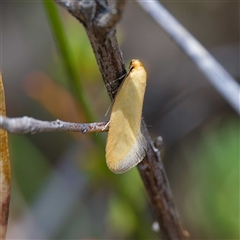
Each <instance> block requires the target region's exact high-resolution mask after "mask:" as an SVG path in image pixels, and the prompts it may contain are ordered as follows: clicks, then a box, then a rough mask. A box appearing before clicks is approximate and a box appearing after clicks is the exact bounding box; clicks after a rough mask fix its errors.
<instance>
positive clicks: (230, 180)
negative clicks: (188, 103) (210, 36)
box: [9, 1, 239, 239]
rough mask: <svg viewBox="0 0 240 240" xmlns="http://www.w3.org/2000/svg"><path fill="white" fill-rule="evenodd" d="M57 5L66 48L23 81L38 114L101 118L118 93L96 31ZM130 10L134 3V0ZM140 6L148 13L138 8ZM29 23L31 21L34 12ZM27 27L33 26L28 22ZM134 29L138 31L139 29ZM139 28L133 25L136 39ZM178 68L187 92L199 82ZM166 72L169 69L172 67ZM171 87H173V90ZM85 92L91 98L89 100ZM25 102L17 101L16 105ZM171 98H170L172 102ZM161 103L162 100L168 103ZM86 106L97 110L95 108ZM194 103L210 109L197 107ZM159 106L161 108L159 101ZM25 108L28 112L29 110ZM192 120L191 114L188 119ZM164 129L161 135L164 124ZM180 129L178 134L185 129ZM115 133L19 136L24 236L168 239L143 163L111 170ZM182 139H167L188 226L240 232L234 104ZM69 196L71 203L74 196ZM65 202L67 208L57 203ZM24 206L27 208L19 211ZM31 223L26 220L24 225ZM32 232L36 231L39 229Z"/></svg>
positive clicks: (13, 145) (15, 141) (17, 204)
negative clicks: (107, 78)
mask: <svg viewBox="0 0 240 240" xmlns="http://www.w3.org/2000/svg"><path fill="white" fill-rule="evenodd" d="M28 4H30V3H28ZM35 4H37V3H35ZM44 4H45V6H46V5H48V4H49V2H48V1H45V3H44ZM21 6H24V3H21ZM54 7H55V5H54ZM197 9H198V8H197ZM177 10H178V9H177ZM53 11H54V12H55V13H54V14H55V17H56V18H59V16H58V12H56V9H54V10H53ZM57 11H60V13H61V18H62V19H63V21H62V20H61V19H60V18H59V19H58V20H57V21H56V22H55V25H54V24H53V25H51V24H49V26H52V27H51V28H52V29H58V30H59V31H61V34H62V37H63V38H64V40H63V39H62V41H61V40H59V38H58V37H56V36H55V35H54V34H53V36H55V37H54V39H55V41H56V46H57V47H52V48H51V49H50V51H49V52H48V55H47V57H46V59H45V61H43V65H42V66H38V69H39V71H37V72H36V71H33V70H32V69H31V70H28V72H27V73H26V75H24V83H22V84H23V85H24V91H25V94H26V95H27V96H29V98H28V99H27V101H28V102H31V101H32V99H33V100H34V101H32V102H31V104H32V106H31V107H32V109H31V111H32V112H31V113H30V114H31V115H35V114H38V115H37V116H43V118H44V117H46V116H51V117H52V118H60V119H65V120H67V121H87V120H89V119H92V113H94V114H93V115H94V116H93V118H94V119H95V120H97V121H98V120H99V121H102V120H103V118H104V117H103V116H104V114H105V112H106V110H107V108H108V106H109V105H110V101H109V99H108V96H107V93H106V90H105V88H104V86H103V83H102V81H101V75H100V73H99V70H98V68H97V65H96V60H95V58H94V54H93V52H92V49H91V46H90V44H89V41H88V38H87V36H86V34H85V32H84V29H83V28H82V27H81V25H80V23H79V22H78V21H77V20H76V19H74V18H73V17H72V16H71V15H70V14H69V13H67V12H66V11H63V10H60V9H58V10H57ZM126 11H128V10H127V8H126ZM29 12H31V11H29ZM33 12H34V11H33ZM34 14H35V13H34ZM56 14H57V15H56ZM136 14H142V13H141V12H140V13H137V12H136ZM49 15H51V10H49ZM11 16H15V14H12V15H11ZM50 17H51V16H50ZM131 17H132V14H131ZM31 18H34V16H31ZM199 18H200V17H199ZM24 19H25V18H24ZM201 19H202V18H201ZM62 22H63V23H62ZM129 22H130V21H129ZM131 23H134V21H132V22H131ZM24 24H26V25H27V21H26V22H24ZM135 24H136V27H141V34H142V26H140V25H139V23H138V22H135ZM151 24H152V23H151ZM33 25H34V24H33ZM56 25H57V26H56ZM34 26H35V25H34ZM197 29H198V28H196V30H197ZM147 30H148V28H147V27H146V31H147ZM20 31H23V30H22V29H20ZM28 31H29V30H28ZM65 31H66V32H65ZM130 31H131V32H132V28H131V29H130ZM155 33H156V31H154V34H155ZM23 35H24V34H23ZM132 36H133V35H131V36H130V34H129V35H128V34H126V33H125V38H126V39H127V38H128V37H129V38H131V37H132ZM30 37H31V35H27V39H28V41H30V40H29V39H30ZM121 37H122V36H120V38H121ZM144 37H147V38H148V40H147V41H145V42H144V46H145V45H146V44H147V43H149V42H150V44H152V42H151V40H152V41H153V40H155V39H156V38H155V37H151V39H150V40H149V36H148V34H145V35H144V36H143V38H144ZM25 41H26V39H25ZM129 42H130V39H129V41H128V43H129ZM133 42H134V45H132V46H130V47H129V48H130V51H131V50H133V49H134V46H135V45H136V39H134V41H133ZM140 43H141V41H140V40H139V44H140ZM34 44H35V43H34ZM34 44H33V43H32V45H34ZM158 44H159V43H158ZM29 46H30V45H29ZM34 46H35V45H34ZM61 48H63V49H65V50H61ZM164 48H166V50H167V52H169V49H168V47H165V46H164ZM56 49H57V50H58V51H56ZM152 49H153V50H152V51H153V52H150V51H149V50H148V49H147V47H145V48H143V47H142V51H143V52H144V51H147V54H149V55H151V56H155V58H156V60H158V59H159V58H160V56H159V55H163V58H164V61H166V58H167V57H168V56H170V55H167V56H166V55H164V54H163V53H161V54H159V55H158V54H157V53H156V52H157V50H156V48H154V47H153V48H152ZM41 50H42V49H41ZM59 50H60V52H61V51H65V54H66V55H67V57H66V59H63V56H65V55H64V54H60V55H59ZM127 54H128V53H126V54H125V57H126V55H127ZM130 55H133V54H132V53H131V54H130ZM137 56H138V55H137ZM134 57H135V55H134ZM169 59H170V57H169ZM170 60H171V59H170ZM162 61H163V60H162ZM156 62H157V64H158V66H160V65H161V64H159V62H158V61H154V63H156ZM147 64H148V66H149V69H151V67H152V69H153V68H154V67H153V65H152V64H150V63H147ZM171 64H172V63H171ZM171 64H170V65H171ZM66 65H67V66H66ZM163 68H164V67H163ZM170 68H171V72H173V73H174V84H172V82H171V81H170V84H169V77H168V79H167V81H168V86H169V85H171V87H172V86H173V87H175V88H176V89H177V90H179V89H180V91H183V90H184V89H185V88H187V86H189V85H187V84H185V85H181V84H180V79H178V84H179V86H178V85H177V83H176V82H177V81H176V79H175V75H176V72H174V70H172V65H171V66H170ZM191 68H192V66H191ZM159 69H160V68H159ZM68 71H73V73H69V72H68ZM161 71H163V72H164V69H161ZM150 72H151V71H150V70H149V73H150ZM189 72H190V68H189V69H187V73H186V74H188V73H189ZM149 75H150V74H149ZM166 75H167V74H166ZM157 77H158V76H157ZM72 78H74V79H75V80H74V81H75V82H74V81H72V80H73V79H72ZM158 78H160V77H158ZM151 84H153V81H152V83H151V82H150V81H149V85H148V87H150V85H151ZM160 84H161V88H162V89H164V87H163V84H164V83H163V82H160ZM192 84H195V83H192ZM152 86H153V85H152ZM34 87H35V88H34ZM76 88H77V89H76ZM149 89H150V88H149ZM159 89H160V87H159V85H154V86H153V88H152V90H156V95H154V94H153V92H151V95H152V96H153V97H154V96H155V97H157V100H156V99H154V101H153V102H151V104H149V105H148V106H146V108H147V109H151V107H152V106H158V104H157V103H158V102H160V97H163V96H164V94H162V95H161V96H160V93H159V91H160V90H159ZM204 92H205V89H204ZM164 93H165V94H166V95H167V91H165V92H164ZM169 93H170V95H169V96H170V97H169V96H168V97H169V98H170V99H172V98H173V95H175V92H173V91H172V89H170V88H169ZM82 94H83V95H82ZM14 97H15V96H14V95H10V96H9V98H14ZM149 97H151V96H149ZM82 99H84V100H83V102H84V104H85V107H84V106H83V105H82ZM166 99H168V98H167V97H166ZM18 104H19V103H18V102H14V106H18ZM161 104H163V105H165V104H166V103H165V101H163V102H162V103H161ZM161 104H160V103H159V106H160V105H161ZM86 106H87V107H86ZM16 108H17V107H16ZM193 108H194V107H193ZM86 109H87V110H89V111H90V112H91V113H89V114H88V113H86V111H85V110H86ZM206 109H207V110H208V108H206ZM170 110H171V109H170ZM194 110H196V111H198V112H199V111H200V110H199V109H196V108H194ZM208 111H210V110H208ZM156 112H160V110H159V109H157V110H156ZM156 112H153V113H152V114H153V118H155V120H156V121H158V122H161V121H162V119H160V118H161V117H158V116H156ZM32 113H34V114H32ZM204 113H205V111H204ZM23 114H26V113H25V112H24V111H23ZM87 116H91V117H90V118H89V117H87ZM204 116H205V115H204ZM226 116H227V117H226ZM180 117H183V116H182V115H181V116H180ZM180 117H179V116H178V118H177V120H178V124H179V118H180ZM105 120H106V119H105ZM189 121H190V120H189ZM182 122H184V123H185V118H183V119H182ZM169 124H170V129H169V132H173V131H172V123H169ZM186 124H188V123H186ZM178 126H179V125H178ZM154 131H155V133H156V134H159V132H158V131H157V130H154ZM176 132H177V131H176ZM176 132H173V133H172V134H173V135H174V134H175V135H176ZM175 135H174V137H175ZM181 137H182V136H181ZM97 138H98V140H97V141H96V139H97ZM105 138H106V134H91V135H90V134H89V135H79V134H68V133H64V134H62V133H61V134H60V133H48V134H39V135H34V136H29V135H27V136H14V135H11V136H10V156H11V163H12V173H13V185H14V186H13V188H12V189H13V190H14V191H12V199H11V213H10V220H11V221H10V226H9V231H10V232H9V236H11V238H17V237H19V236H22V235H20V233H19V232H17V233H16V235H14V231H17V230H16V229H23V230H21V231H22V232H24V231H25V232H27V233H28V232H31V231H33V234H35V235H34V238H39V239H40V238H41V239H50V238H54V239H83V238H88V239H89V238H98V239H102V238H104V239H106V238H109V239H116V238H118V239H157V238H159V235H158V234H157V233H154V232H153V231H152V230H151V226H152V223H153V221H154V213H152V212H151V210H150V207H149V202H148V198H147V194H146V191H145V189H144V187H143V185H142V182H141V180H140V177H139V174H138V172H137V170H136V169H132V170H131V171H129V172H127V173H125V174H122V175H115V174H113V173H111V172H110V171H109V170H108V169H107V167H106V163H105V157H104V145H105ZM176 139H178V141H177V142H176V143H175V145H174V146H166V149H164V150H163V151H162V153H164V154H162V155H163V159H164V161H165V165H166V167H167V170H168V176H169V180H170V182H171V186H172V188H173V193H174V197H175V199H176V200H177V201H176V205H177V206H178V209H179V212H180V217H181V219H182V220H183V225H184V228H186V230H188V231H189V232H190V235H191V238H195V239H203V238H206V239H210V238H212V239H220V238H225V239H230V238H232V239H234V238H235V239H238V238H239V235H238V234H239V233H238V230H239V119H238V117H236V116H235V115H234V114H233V113H232V112H231V113H230V114H229V112H224V111H223V113H222V115H221V116H219V115H214V116H212V118H209V119H208V121H205V122H204V123H202V124H201V125H199V126H198V128H197V129H194V130H193V131H192V132H191V133H189V134H188V135H187V136H185V137H182V138H180V139H179V138H178V137H176ZM96 142H97V144H96ZM99 143H100V144H99ZM56 175H57V177H56ZM56 179H58V180H56ZM53 183H54V184H55V185H54V184H53ZM16 190H18V191H16ZM51 194H52V195H51ZM49 195H51V197H50V196H49ZM19 199H23V200H24V201H22V200H21V201H20V200H19ZM71 199H72V200H71ZM70 200H71V201H70ZM39 201H40V203H39ZM68 201H69V204H68V205H66V204H65V203H67V202H68ZM41 203H42V204H43V205H44V206H42V205H41ZM61 204H62V205H61ZM64 204H65V205H64ZM26 206H27V207H26ZM41 207H42V208H41ZM55 207H56V208H57V207H59V209H57V210H55ZM19 209H21V210H22V211H19ZM36 209H38V210H39V209H40V210H39V211H40V213H39V212H38V215H35V213H36V212H37V210H36ZM15 210H16V211H18V212H20V213H19V214H15V212H14V211H15ZM54 211H56V212H54ZM61 211H62V215H61V216H62V217H61V219H59V217H58V216H59V215H58V213H59V212H61ZM16 215H17V216H16ZM28 215H31V216H32V217H33V219H34V220H35V221H36V226H35V227H36V229H38V231H37V230H36V231H35V230H34V228H33V230H32V229H31V228H30V227H29V225H27V224H26V223H29V222H28V221H27V220H28V218H27V216H28ZM43 216H44V217H43ZM48 219H50V220H49V221H50V223H48V221H47V220H48ZM22 222H23V223H24V224H25V225H24V224H23V225H21V223H22ZM44 224H45V225H44ZM48 225H49V226H48ZM26 226H27V227H26ZM24 227H25V229H24ZM48 227H49V228H48ZM51 227H52V228H51ZM49 229H54V230H49ZM34 231H35V232H34ZM22 232H21V233H22ZM27 233H26V236H29V235H28V234H27ZM11 234H12V235H11ZM41 234H45V235H41ZM23 236H24V235H23ZM21 238H24V237H21Z"/></svg>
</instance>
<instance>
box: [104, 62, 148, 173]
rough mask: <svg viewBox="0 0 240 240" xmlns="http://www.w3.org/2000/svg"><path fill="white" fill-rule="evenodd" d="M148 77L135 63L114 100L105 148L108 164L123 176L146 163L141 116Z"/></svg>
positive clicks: (137, 63)
mask: <svg viewBox="0 0 240 240" xmlns="http://www.w3.org/2000/svg"><path fill="white" fill-rule="evenodd" d="M146 82H147V73H146V71H145V69H144V67H143V65H142V63H141V62H140V61H139V60H132V61H131V63H130V67H129V72H128V74H127V76H126V77H125V79H124V81H123V83H122V85H121V86H120V89H119V91H118V93H117V95H116V97H115V99H114V103H113V106H112V112H111V116H110V123H109V124H110V125H109V131H108V138H107V146H106V161H107V165H108V167H109V169H110V170H111V171H112V172H114V173H123V172H126V171H128V170H129V169H130V168H132V167H134V166H136V165H137V164H138V163H139V162H140V161H142V160H143V158H144V156H145V153H146V148H147V143H146V140H145V138H144V136H143V135H142V133H141V129H140V128H141V116H142V106H143V99H144V94H145V89H146Z"/></svg>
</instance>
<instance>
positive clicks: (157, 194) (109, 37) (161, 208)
mask: <svg viewBox="0 0 240 240" xmlns="http://www.w3.org/2000/svg"><path fill="white" fill-rule="evenodd" d="M55 1H56V0H55ZM56 2H58V3H59V2H63V1H56ZM64 2H69V1H64ZM76 2H77V3H76ZM80 2H81V1H75V5H74V6H73V5H71V9H69V6H68V5H65V6H64V5H63V4H62V3H61V4H60V5H62V6H64V7H65V8H66V9H67V10H68V11H69V12H70V13H71V14H72V15H73V16H74V17H76V18H77V19H79V20H80V21H81V22H82V24H83V26H84V27H85V30H86V32H87V35H88V37H89V40H90V42H91V45H92V48H93V51H94V53H95V57H96V59H97V63H98V67H99V70H100V71H101V74H102V77H103V80H104V83H105V86H106V88H107V91H108V94H109V96H110V98H111V99H114V96H115V93H116V92H117V91H116V90H117V89H118V87H119V86H120V84H121V81H115V79H119V78H120V80H122V79H121V77H122V76H124V75H125V74H126V69H125V66H124V61H123V58H122V53H121V50H120V49H119V46H118V42H117V40H116V35H115V32H116V31H115V29H112V30H111V31H109V29H108V27H106V28H102V27H100V26H101V24H102V23H99V21H100V19H104V16H103V15H104V14H106V17H105V19H108V14H110V13H109V8H108V6H107V4H106V5H104V4H102V3H103V1H99V0H95V1H84V2H88V3H89V2H91V4H92V5H91V9H92V12H90V11H89V9H90V8H87V7H86V8H85V9H84V6H83V5H81V6H80ZM93 2H94V3H93ZM104 2H105V1H104ZM89 4H90V3H89ZM94 4H95V5H94ZM93 5H94V7H93ZM116 6H118V7H119V5H116ZM116 14H119V16H118V17H117V18H115V19H120V18H121V16H120V15H121V10H120V11H118V12H117V13H116ZM110 19H111V18H110ZM115 24H116V23H114V24H113V25H112V24H111V23H109V26H111V27H112V26H114V25H115ZM105 26H108V24H107V23H105ZM142 133H143V134H144V136H145V138H146V140H147V141H148V152H147V155H146V157H145V158H144V160H143V161H142V162H140V163H139V164H138V166H137V167H138V170H139V173H140V175H141V177H142V181H143V183H144V185H145V188H146V190H147V192H148V195H149V198H150V200H151V203H152V206H153V208H154V210H155V216H156V218H157V221H158V224H159V226H160V235H161V238H162V239H174V240H177V239H186V238H187V237H188V236H187V234H186V231H184V230H183V229H182V227H181V224H180V221H179V217H178V214H177V210H176V207H175V205H174V201H173V196H172V192H171V189H170V186H169V183H168V179H167V176H166V173H165V170H164V166H163V163H162V161H161V158H160V152H159V150H158V149H157V148H155V147H154V146H153V144H152V140H151V138H150V135H149V133H148V130H147V128H146V125H145V123H144V120H143V121H142Z"/></svg>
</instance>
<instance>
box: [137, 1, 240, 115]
mask: <svg viewBox="0 0 240 240" xmlns="http://www.w3.org/2000/svg"><path fill="white" fill-rule="evenodd" d="M137 2H138V4H139V5H140V6H141V7H142V8H143V9H144V10H145V11H147V12H148V13H149V14H150V16H151V17H152V18H153V19H154V20H155V21H156V22H157V23H158V24H159V25H160V26H161V27H162V28H163V29H164V30H165V31H166V32H167V34H168V35H169V36H170V37H171V38H172V39H173V41H174V42H175V43H176V44H177V45H178V46H179V47H180V48H181V49H182V51H183V52H184V53H185V54H186V55H187V56H188V57H189V58H190V59H191V60H192V61H193V62H194V63H195V64H196V65H197V67H198V68H199V69H200V70H201V72H202V73H203V74H204V75H205V76H206V77H207V79H208V80H209V81H210V83H211V84H212V85H213V86H214V87H215V89H216V90H217V91H218V92H219V93H220V94H221V96H222V97H223V98H225V100H226V101H227V102H228V103H229V104H230V105H231V107H232V108H233V109H235V111H236V112H237V113H238V115H240V104H239V100H240V85H239V84H238V83H237V82H236V81H235V80H234V79H233V78H232V77H231V76H230V74H229V73H228V72H227V71H226V70H225V69H224V68H223V67H222V66H221V65H220V64H219V63H218V62H217V61H216V60H215V58H213V57H212V56H211V55H210V54H209V52H208V51H207V50H206V49H205V48H204V47H203V46H202V45H201V44H200V43H199V42H198V41H197V40H196V39H195V38H194V37H193V36H192V35H191V34H190V33H189V32H188V31H187V30H186V29H185V28H184V27H183V26H182V25H181V24H180V23H179V22H178V21H177V20H176V19H175V18H174V17H173V16H172V15H171V14H170V13H169V12H168V11H167V10H166V9H165V8H164V7H163V6H162V5H161V3H160V2H158V1H141V0H137Z"/></svg>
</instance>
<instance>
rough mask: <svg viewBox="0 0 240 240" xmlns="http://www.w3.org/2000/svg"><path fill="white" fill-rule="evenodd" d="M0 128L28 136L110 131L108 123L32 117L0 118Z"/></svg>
mask: <svg viewBox="0 0 240 240" xmlns="http://www.w3.org/2000/svg"><path fill="white" fill-rule="evenodd" d="M0 128H2V129H5V130H7V131H8V132H10V133H16V134H26V133H32V134H33V133H39V132H80V133H88V132H106V131H108V128H109V125H108V122H96V123H71V122H64V121H61V120H58V119H57V120H56V121H51V122H48V121H41V120H37V119H34V118H31V117H21V118H7V117H4V116H0Z"/></svg>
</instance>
